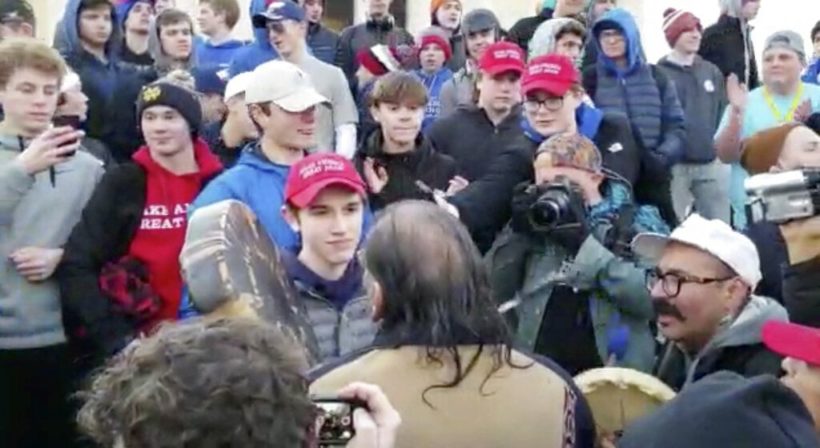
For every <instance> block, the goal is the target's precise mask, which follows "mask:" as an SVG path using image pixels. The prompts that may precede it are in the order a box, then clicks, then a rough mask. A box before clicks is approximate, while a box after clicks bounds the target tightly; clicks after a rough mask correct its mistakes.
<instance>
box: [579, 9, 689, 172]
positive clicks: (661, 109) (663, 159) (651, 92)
mask: <svg viewBox="0 0 820 448" xmlns="http://www.w3.org/2000/svg"><path fill="white" fill-rule="evenodd" d="M612 28H616V29H618V30H620V31H621V32H622V33H623V34H624V38H625V40H626V47H627V50H626V53H627V54H626V57H627V61H628V64H627V67H626V68H620V67H618V66H617V65H616V64H615V62H614V61H613V60H612V59H610V58H608V57H607V56H606V55H604V52H603V50H602V49H601V46H600V41H599V39H598V36H600V34H601V32H602V31H603V30H605V29H612ZM592 32H593V33H594V35H595V40H596V41H597V42H598V64H597V66H596V67H593V68H591V70H597V86H596V87H595V97H594V98H593V100H594V103H595V106H596V107H597V108H598V109H601V110H603V111H604V112H620V113H623V114H626V115H627V116H628V117H629V119H630V122H632V126H633V128H634V129H635V130H636V131H637V134H638V137H640V141H641V142H642V143H643V146H644V147H645V148H646V150H647V152H646V153H645V154H644V156H645V157H646V162H648V163H647V167H648V168H649V169H650V170H651V171H652V172H655V173H664V172H666V171H668V169H669V168H670V167H671V166H672V165H674V164H675V163H677V162H678V161H680V160H681V158H682V157H683V152H684V146H683V142H684V140H685V138H686V128H685V119H684V115H683V109H682V107H681V105H680V101H679V100H678V96H677V92H676V90H675V87H674V83H673V82H672V80H671V79H668V77H667V82H666V83H661V82H659V81H658V80H657V79H656V76H664V74H663V73H662V72H660V70H653V68H652V67H651V66H650V65H649V64H647V63H646V61H645V59H644V56H643V52H642V50H641V37H640V33H639V31H638V27H637V24H636V23H635V19H634V18H633V17H632V15H631V14H630V13H629V12H627V11H626V10H624V9H621V8H616V9H613V10H611V11H609V12H607V13H606V14H604V15H603V16H601V18H600V19H599V20H598V21H597V22H596V23H595V25H594V26H593V29H592ZM664 85H665V88H664V89H661V87H662V86H664ZM661 90H663V91H661Z"/></svg>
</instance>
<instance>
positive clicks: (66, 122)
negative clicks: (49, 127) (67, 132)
mask: <svg viewBox="0 0 820 448" xmlns="http://www.w3.org/2000/svg"><path fill="white" fill-rule="evenodd" d="M52 122H53V123H54V127H55V128H62V127H69V128H71V129H73V130H75V131H78V130H80V127H81V126H82V121H81V120H80V117H78V116H76V115H61V116H59V117H54V120H52ZM80 138H81V137H80V136H79V134H78V136H77V139H76V140H72V141H70V142H69V143H67V144H68V145H73V144H75V143H79V142H80ZM76 153H77V150H76V149H75V150H74V151H71V152H68V153H66V154H65V157H71V156H73V155H74V154H76Z"/></svg>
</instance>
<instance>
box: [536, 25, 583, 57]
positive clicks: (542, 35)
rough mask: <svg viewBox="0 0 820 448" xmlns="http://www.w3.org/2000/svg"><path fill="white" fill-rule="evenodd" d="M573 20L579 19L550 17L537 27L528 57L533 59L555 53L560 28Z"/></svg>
mask: <svg viewBox="0 0 820 448" xmlns="http://www.w3.org/2000/svg"><path fill="white" fill-rule="evenodd" d="M571 22H577V20H575V19H571V18H569V17H559V18H557V19H549V20H547V21H545V22H542V23H541V24H540V25H538V28H536V29H535V33H533V35H532V39H530V43H529V51H530V54H529V55H527V57H528V58H529V59H530V60H532V59H533V58H536V57H538V56H543V55H545V54H550V53H555V43H556V37H557V36H556V35H557V34H558V30H560V29H561V27H563V26H564V25H566V24H568V23H571Z"/></svg>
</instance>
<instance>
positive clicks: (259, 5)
mask: <svg viewBox="0 0 820 448" xmlns="http://www.w3.org/2000/svg"><path fill="white" fill-rule="evenodd" d="M265 9H266V7H265V0H251V5H250V14H251V19H253V16H255V15H257V14H261V13H263V12H265ZM253 40H254V42H255V43H256V45H257V46H260V47H262V48H264V49H266V50H273V47H272V46H271V44H270V39H268V30H267V29H266V28H254V29H253Z"/></svg>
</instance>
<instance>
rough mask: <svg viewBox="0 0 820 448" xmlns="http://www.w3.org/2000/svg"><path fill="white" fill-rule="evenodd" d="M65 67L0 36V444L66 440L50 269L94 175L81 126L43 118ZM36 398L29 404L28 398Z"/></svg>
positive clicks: (66, 365)
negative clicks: (0, 118)
mask: <svg viewBox="0 0 820 448" xmlns="http://www.w3.org/2000/svg"><path fill="white" fill-rule="evenodd" d="M65 73H66V67H65V63H64V62H63V60H62V59H61V58H60V56H59V55H58V54H57V52H56V51H54V50H52V49H51V48H49V47H48V46H47V45H45V44H42V43H39V42H36V41H34V40H29V39H26V40H17V41H14V40H10V41H6V42H4V43H2V44H0V105H2V107H3V110H4V111H5V117H4V119H3V121H2V122H0V315H2V316H3V318H2V319H0V396H1V397H3V398H2V399H1V400H0V427H1V428H3V429H2V431H0V446H4V447H6V446H8V447H12V446H14V447H40V446H43V447H45V446H69V447H70V446H74V444H73V439H74V437H73V435H72V432H73V429H72V428H73V418H72V415H71V409H70V406H69V404H68V399H69V395H70V394H71V393H72V392H73V390H72V382H73V375H72V374H73V368H72V364H71V356H70V355H69V349H68V347H67V345H66V335H65V331H64V329H63V321H62V316H61V313H60V294H59V291H58V290H57V283H56V281H55V279H54V277H53V274H54V271H55V269H56V267H57V265H58V264H59V262H60V259H61V257H62V256H63V249H62V247H63V244H64V243H65V241H66V238H68V233H69V232H70V231H71V228H72V227H73V226H74V224H75V223H76V222H77V221H78V220H79V219H80V212H81V211H82V209H83V206H84V205H85V203H86V201H88V199H89V197H91V194H92V192H93V191H94V186H95V185H96V183H97V182H98V181H99V179H100V177H101V176H102V174H103V168H102V163H100V162H99V161H97V160H96V159H95V158H94V157H92V156H91V155H89V154H87V153H85V152H84V151H78V149H80V146H81V144H80V140H81V139H82V137H83V135H84V134H83V132H82V131H77V130H74V129H72V128H70V127H52V126H51V120H52V117H53V116H54V113H55V111H56V110H57V102H58V99H59V97H60V83H61V80H62V78H63V76H64V75H65ZM32 403H36V406H32V405H31V404H32Z"/></svg>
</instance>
